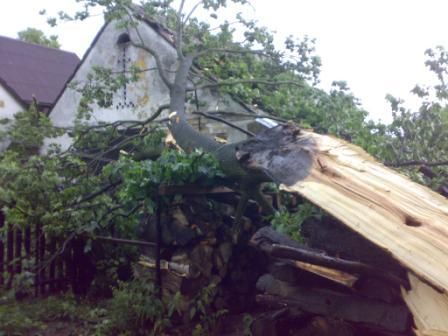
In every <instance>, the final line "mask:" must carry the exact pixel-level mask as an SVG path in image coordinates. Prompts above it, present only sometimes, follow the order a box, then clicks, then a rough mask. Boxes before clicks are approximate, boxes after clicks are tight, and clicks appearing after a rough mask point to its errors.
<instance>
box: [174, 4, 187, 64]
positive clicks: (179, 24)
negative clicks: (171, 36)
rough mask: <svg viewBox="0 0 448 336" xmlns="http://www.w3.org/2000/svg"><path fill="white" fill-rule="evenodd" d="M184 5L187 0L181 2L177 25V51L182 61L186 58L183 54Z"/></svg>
mask: <svg viewBox="0 0 448 336" xmlns="http://www.w3.org/2000/svg"><path fill="white" fill-rule="evenodd" d="M184 5H185V0H181V2H180V5H179V10H178V11H177V24H176V51H177V57H179V59H180V60H182V59H183V58H184V54H183V52H182V45H183V29H184V25H183V22H182V12H183V10H184Z"/></svg>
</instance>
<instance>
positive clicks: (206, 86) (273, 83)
mask: <svg viewBox="0 0 448 336" xmlns="http://www.w3.org/2000/svg"><path fill="white" fill-rule="evenodd" d="M237 84H260V85H267V86H278V85H294V86H297V87H304V85H303V83H300V82H296V81H268V80H264V79H240V80H228V81H221V82H216V83H208V84H204V85H201V86H198V87H196V88H195V90H204V89H210V88H215V87H220V86H233V85H237ZM189 91H192V90H191V89H190V90H189Z"/></svg>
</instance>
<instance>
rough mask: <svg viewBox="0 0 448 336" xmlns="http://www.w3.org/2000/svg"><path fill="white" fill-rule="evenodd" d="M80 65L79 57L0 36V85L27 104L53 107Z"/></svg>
mask: <svg viewBox="0 0 448 336" xmlns="http://www.w3.org/2000/svg"><path fill="white" fill-rule="evenodd" d="M78 63H79V58H78V56H76V54H75V53H72V52H67V51H63V50H59V49H54V48H49V47H45V46H41V45H37V44H32V43H27V42H23V41H20V40H16V39H13V38H9V37H5V36H0V83H1V84H2V85H4V86H5V88H6V89H7V90H8V91H9V92H10V93H11V94H12V95H13V96H14V97H15V98H17V99H18V100H20V101H21V102H22V103H24V104H28V103H30V102H31V101H32V100H33V97H35V98H36V99H37V101H38V102H39V104H40V105H47V106H52V105H53V104H54V102H55V100H56V98H57V97H58V95H59V93H60V92H61V91H62V90H63V89H64V87H65V83H66V82H67V79H68V78H69V77H70V76H71V74H72V73H73V71H74V70H75V68H76V66H77V65H78Z"/></svg>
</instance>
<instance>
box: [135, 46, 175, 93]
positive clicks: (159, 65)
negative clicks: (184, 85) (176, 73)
mask: <svg viewBox="0 0 448 336" xmlns="http://www.w3.org/2000/svg"><path fill="white" fill-rule="evenodd" d="M131 44H132V45H133V46H134V47H136V48H140V49H142V50H144V51H146V52H147V53H149V54H151V55H152V56H153V57H154V59H155V61H156V65H157V69H158V70H159V71H158V72H159V75H160V78H162V81H163V83H165V85H166V86H167V87H168V88H169V89H171V87H172V85H173V84H172V83H171V82H170V80H169V79H168V77H167V76H166V73H165V72H164V71H163V66H162V61H161V59H160V56H159V55H158V54H157V52H156V51H155V50H153V49H152V48H150V47H148V46H147V45H145V44H143V43H135V42H131Z"/></svg>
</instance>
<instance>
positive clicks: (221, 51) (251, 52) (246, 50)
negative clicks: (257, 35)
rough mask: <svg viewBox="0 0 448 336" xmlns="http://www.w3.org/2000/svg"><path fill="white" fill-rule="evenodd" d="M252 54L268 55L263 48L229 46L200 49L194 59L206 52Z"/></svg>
mask: <svg viewBox="0 0 448 336" xmlns="http://www.w3.org/2000/svg"><path fill="white" fill-rule="evenodd" d="M213 53H216V54H240V55H243V54H252V55H262V56H268V55H267V54H266V53H265V52H264V51H263V50H250V49H228V48H209V49H204V50H201V51H198V52H197V53H196V54H194V55H193V59H196V58H199V57H201V56H204V55H206V54H213Z"/></svg>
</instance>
